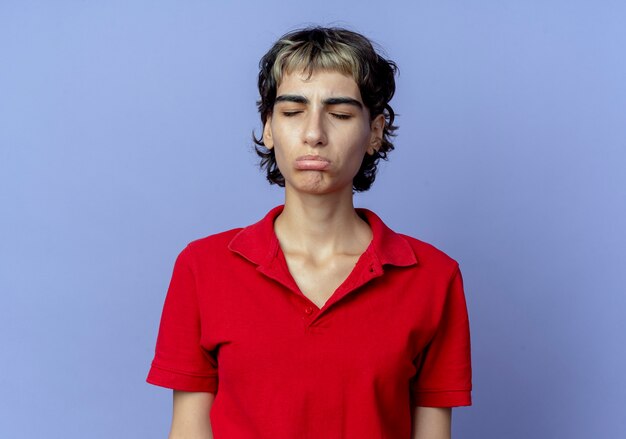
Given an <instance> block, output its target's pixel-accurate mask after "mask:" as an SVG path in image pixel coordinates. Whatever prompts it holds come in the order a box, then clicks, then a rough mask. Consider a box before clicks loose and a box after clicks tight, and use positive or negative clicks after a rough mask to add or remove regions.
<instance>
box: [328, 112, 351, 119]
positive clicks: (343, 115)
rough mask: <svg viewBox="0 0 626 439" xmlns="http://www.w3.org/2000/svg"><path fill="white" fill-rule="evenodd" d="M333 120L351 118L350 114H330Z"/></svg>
mask: <svg viewBox="0 0 626 439" xmlns="http://www.w3.org/2000/svg"><path fill="white" fill-rule="evenodd" d="M330 114H331V115H332V116H333V117H334V118H335V119H340V120H346V119H350V118H351V117H352V115H351V114H341V113H330Z"/></svg>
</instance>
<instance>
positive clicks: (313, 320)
mask: <svg viewBox="0 0 626 439" xmlns="http://www.w3.org/2000/svg"><path fill="white" fill-rule="evenodd" d="M282 209H283V206H282V205H281V206H277V207H275V208H273V209H272V210H271V211H270V212H269V213H268V214H267V215H266V216H265V217H264V218H263V219H262V220H261V221H259V222H257V223H256V224H253V225H251V226H248V227H246V228H243V229H242V228H238V229H233V230H229V231H226V232H222V233H218V234H215V235H211V236H208V237H205V238H202V239H198V240H196V241H193V242H191V243H190V244H189V245H188V246H187V247H186V248H185V249H184V250H182V252H181V253H180V255H179V256H178V258H177V260H176V263H175V265H174V272H173V275H172V279H171V283H170V286H169V289H168V292H167V297H166V299H165V305H164V307H163V314H162V317H161V325H160V328H159V335H158V339H157V343H156V353H155V356H154V360H153V362H152V367H151V369H150V372H149V374H148V378H147V381H148V382H149V383H152V384H156V385H159V386H164V387H168V388H171V389H177V390H186V391H199V392H212V393H215V395H216V396H215V400H214V402H213V406H212V408H211V413H210V417H211V425H212V428H213V433H214V436H215V438H216V439H239V438H241V439H262V438H271V439H277V438H279V439H283V438H289V439H291V438H298V439H306V438H315V439H320V438H324V439H334V438H365V439H367V438H377V439H378V438H386V439H396V438H397V439H409V437H410V432H411V421H412V412H413V407H415V406H430V407H452V406H463V405H470V404H471V392H470V391H471V387H472V386H471V364H470V337H469V321H468V317H467V310H466V304H465V297H464V293H463V283H462V279H461V273H460V272H459V267H458V264H457V263H456V262H455V261H454V260H453V259H451V258H450V257H448V256H447V255H446V254H444V253H443V252H441V251H440V250H437V249H436V248H434V247H433V246H431V245H429V244H426V243H424V242H422V241H419V240H417V239H415V238H411V237H409V236H406V235H401V234H398V233H395V232H394V231H392V230H391V229H390V228H388V227H387V226H386V225H385V224H384V223H383V222H382V221H381V219H380V218H379V217H378V216H377V215H376V214H374V213H373V212H371V211H369V210H367V209H361V208H358V209H357V212H358V213H359V215H360V216H361V217H362V218H363V219H365V220H366V221H367V222H368V223H369V225H370V227H371V229H372V232H373V239H372V241H371V243H370V245H369V247H368V248H367V250H366V251H365V252H364V253H363V254H362V255H361V257H360V258H359V260H358V262H357V263H356V265H355V267H354V269H353V270H352V272H351V273H350V275H349V276H348V277H347V279H346V280H345V281H344V282H343V283H342V284H341V286H339V287H338V288H337V290H336V291H335V292H334V293H333V295H332V296H331V297H330V298H329V299H328V301H327V302H326V303H325V304H324V306H323V307H322V308H321V309H320V308H318V307H317V306H316V305H315V304H314V303H313V302H311V301H310V300H309V299H308V298H307V297H306V296H304V295H303V294H302V293H301V292H300V290H299V288H298V286H297V284H296V283H295V281H294V280H293V278H292V276H291V275H290V273H289V271H288V268H287V264H286V261H285V258H284V255H283V253H282V251H281V249H280V245H279V242H278V239H277V238H276V235H275V233H274V219H275V218H276V217H277V216H278V214H279V213H280V212H281V211H282Z"/></svg>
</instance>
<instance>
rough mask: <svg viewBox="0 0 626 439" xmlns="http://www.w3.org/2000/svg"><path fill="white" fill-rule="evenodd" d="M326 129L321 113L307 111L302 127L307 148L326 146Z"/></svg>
mask: <svg viewBox="0 0 626 439" xmlns="http://www.w3.org/2000/svg"><path fill="white" fill-rule="evenodd" d="M326 140H327V139H326V127H325V124H324V117H323V113H322V112H321V111H309V112H308V115H307V120H306V125H305V127H304V142H305V143H306V144H307V145H309V146H323V145H326Z"/></svg>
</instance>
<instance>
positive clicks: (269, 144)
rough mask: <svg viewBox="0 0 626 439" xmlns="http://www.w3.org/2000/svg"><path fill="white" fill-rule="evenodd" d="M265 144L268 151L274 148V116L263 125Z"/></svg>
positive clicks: (269, 116) (268, 117) (270, 116)
mask: <svg viewBox="0 0 626 439" xmlns="http://www.w3.org/2000/svg"><path fill="white" fill-rule="evenodd" d="M263 143H264V144H265V147H266V148H267V149H272V148H274V138H273V137H272V115H271V114H269V115H268V116H267V120H266V121H265V125H263Z"/></svg>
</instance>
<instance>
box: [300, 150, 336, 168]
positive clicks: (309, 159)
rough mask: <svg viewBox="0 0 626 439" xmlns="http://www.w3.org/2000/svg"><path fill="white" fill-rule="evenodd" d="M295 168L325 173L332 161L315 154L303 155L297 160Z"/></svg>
mask: <svg viewBox="0 0 626 439" xmlns="http://www.w3.org/2000/svg"><path fill="white" fill-rule="evenodd" d="M295 167H296V169H299V170H301V171H323V170H325V169H328V167H330V160H329V159H327V158H326V157H322V156H320V155H315V154H307V155H301V156H300V157H298V158H297V159H296V163H295Z"/></svg>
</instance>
